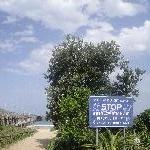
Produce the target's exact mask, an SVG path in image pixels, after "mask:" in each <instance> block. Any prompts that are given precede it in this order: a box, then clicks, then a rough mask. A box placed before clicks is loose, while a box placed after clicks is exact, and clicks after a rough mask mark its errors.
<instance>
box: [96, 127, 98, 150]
mask: <svg viewBox="0 0 150 150" xmlns="http://www.w3.org/2000/svg"><path fill="white" fill-rule="evenodd" d="M96 147H98V128H96Z"/></svg>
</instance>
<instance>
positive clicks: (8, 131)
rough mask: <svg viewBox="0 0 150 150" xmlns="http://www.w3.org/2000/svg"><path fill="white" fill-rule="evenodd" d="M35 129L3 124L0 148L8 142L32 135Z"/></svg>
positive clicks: (0, 134) (0, 129)
mask: <svg viewBox="0 0 150 150" xmlns="http://www.w3.org/2000/svg"><path fill="white" fill-rule="evenodd" d="M34 132H35V130H33V129H27V128H20V127H14V126H1V127H0V148H2V147H5V146H6V145H8V144H11V143H14V142H16V141H18V140H21V139H23V138H25V137H28V136H31V135H32V134H33V133H34Z"/></svg>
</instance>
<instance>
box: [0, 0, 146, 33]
mask: <svg viewBox="0 0 150 150" xmlns="http://www.w3.org/2000/svg"><path fill="white" fill-rule="evenodd" d="M0 10H2V11H5V12H7V13H9V14H11V15H13V16H17V17H19V18H24V17H27V18H29V19H32V20H33V21H38V22H41V23H42V24H44V25H45V26H46V27H48V28H52V29H60V30H62V31H64V32H67V33H69V32H74V31H76V30H77V29H78V28H80V27H82V26H86V25H88V23H89V20H91V15H96V16H100V17H101V16H102V15H105V16H108V17H123V16H134V15H136V14H138V13H140V12H143V11H144V6H142V5H140V4H136V3H132V2H125V1H123V0H115V2H114V0H104V1H102V0H95V1H91V0H80V1H78V2H76V1H75V0H45V1H43V0H32V3H31V1H29V0H20V1H18V0H5V1H2V2H1V3H0Z"/></svg>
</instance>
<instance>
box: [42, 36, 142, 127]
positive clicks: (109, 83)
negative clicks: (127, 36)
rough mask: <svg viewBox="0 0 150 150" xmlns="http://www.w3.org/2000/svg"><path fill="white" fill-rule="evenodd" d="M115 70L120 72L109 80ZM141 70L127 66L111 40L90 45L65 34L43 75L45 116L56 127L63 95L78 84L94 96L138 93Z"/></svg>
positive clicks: (60, 112)
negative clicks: (45, 91) (45, 84)
mask: <svg viewBox="0 0 150 150" xmlns="http://www.w3.org/2000/svg"><path fill="white" fill-rule="evenodd" d="M115 70H120V72H122V73H121V74H117V75H116V76H114V77H113V79H114V80H112V78H111V76H112V73H113V72H115ZM143 73H144V71H142V70H140V69H138V68H136V69H132V68H130V67H129V62H128V61H125V60H124V57H123V56H122V55H121V52H120V47H119V45H117V44H116V43H115V42H114V41H111V42H106V41H103V42H101V43H98V44H93V43H91V42H90V43H88V42H84V40H83V39H81V38H78V37H74V36H71V35H68V36H66V38H65V40H64V41H63V42H62V43H61V44H59V45H58V46H56V47H55V48H54V49H53V54H52V57H51V59H50V61H49V67H48V70H47V72H46V74H45V78H46V79H47V81H48V83H49V86H48V87H47V89H46V90H47V98H48V104H47V108H48V109H49V111H48V112H47V117H48V118H50V119H51V120H52V121H53V123H54V125H55V126H56V127H58V125H59V124H60V123H61V122H63V121H62V117H61V116H62V111H61V110H62V109H60V104H64V103H63V102H62V101H63V100H65V98H64V97H66V96H68V94H69V93H70V91H72V90H73V89H75V88H77V87H79V88H80V87H82V88H87V89H88V90H90V92H91V94H93V95H102V94H104V95H116V94H121V95H125V96H138V89H137V88H136V85H137V83H138V81H140V80H141V77H142V75H143ZM87 101H88V99H87ZM83 109H84V108H83ZM66 117H67V116H66ZM64 119H66V118H64Z"/></svg>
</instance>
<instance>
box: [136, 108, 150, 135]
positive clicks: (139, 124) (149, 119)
mask: <svg viewBox="0 0 150 150" xmlns="http://www.w3.org/2000/svg"><path fill="white" fill-rule="evenodd" d="M134 128H135V130H136V132H143V131H146V132H149V133H150V109H146V110H145V111H144V112H142V113H141V114H140V115H138V116H137V117H136V118H135V120H134Z"/></svg>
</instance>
